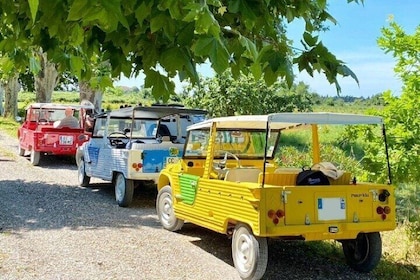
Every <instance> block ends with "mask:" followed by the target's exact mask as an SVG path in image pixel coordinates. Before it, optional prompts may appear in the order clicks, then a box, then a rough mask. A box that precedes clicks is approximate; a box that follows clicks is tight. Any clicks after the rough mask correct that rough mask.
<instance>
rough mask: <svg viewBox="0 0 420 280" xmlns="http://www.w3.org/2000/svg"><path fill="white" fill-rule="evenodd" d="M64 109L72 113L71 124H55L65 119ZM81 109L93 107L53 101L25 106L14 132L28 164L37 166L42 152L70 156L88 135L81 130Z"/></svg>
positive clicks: (43, 153) (83, 126)
mask: <svg viewBox="0 0 420 280" xmlns="http://www.w3.org/2000/svg"><path fill="white" fill-rule="evenodd" d="M66 110H68V111H69V110H71V111H72V113H73V112H74V113H73V114H74V117H73V118H74V124H73V125H72V127H69V126H65V125H64V126H59V125H58V124H59V123H60V121H61V120H63V119H65V117H66ZM81 110H93V107H91V106H80V105H66V104H54V103H35V104H31V105H29V106H28V108H27V109H26V115H25V119H24V122H23V124H22V125H21V126H20V128H19V129H18V133H17V134H18V139H19V147H18V153H19V155H20V156H25V155H27V154H29V155H30V162H31V164H32V165H38V164H39V163H40V160H41V158H42V157H43V156H46V155H62V156H74V155H75V154H76V150H77V148H78V147H80V146H81V145H82V144H83V143H84V142H86V141H87V140H88V139H89V136H90V133H89V132H87V131H86V130H85V125H84V124H85V122H84V119H83V117H82V114H81V113H80V112H81Z"/></svg>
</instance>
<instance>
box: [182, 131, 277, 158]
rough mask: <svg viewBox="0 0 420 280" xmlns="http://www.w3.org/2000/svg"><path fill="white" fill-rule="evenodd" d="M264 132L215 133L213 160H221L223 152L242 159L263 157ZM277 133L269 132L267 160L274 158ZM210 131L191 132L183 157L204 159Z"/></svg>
mask: <svg viewBox="0 0 420 280" xmlns="http://www.w3.org/2000/svg"><path fill="white" fill-rule="evenodd" d="M265 136H266V131H265V130H221V131H218V132H217V135H216V142H215V145H214V158H223V156H224V154H225V152H230V153H233V154H235V155H236V156H237V157H238V158H243V159H262V158H263V157H264V148H265V147H264V144H265ZM278 136H279V131H271V133H270V135H269V139H268V149H267V158H268V159H270V158H272V157H273V156H274V151H275V147H276V143H277V138H278ZM209 139H210V130H192V131H190V133H189V136H188V140H187V145H186V148H185V151H184V156H185V157H203V158H204V157H206V153H207V147H208V143H209Z"/></svg>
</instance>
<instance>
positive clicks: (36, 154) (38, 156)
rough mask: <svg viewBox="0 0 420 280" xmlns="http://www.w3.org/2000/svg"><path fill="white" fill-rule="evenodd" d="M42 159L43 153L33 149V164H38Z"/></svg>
mask: <svg viewBox="0 0 420 280" xmlns="http://www.w3.org/2000/svg"><path fill="white" fill-rule="evenodd" d="M40 159H41V153H40V152H36V151H34V150H32V151H31V159H30V161H31V164H32V165H34V166H36V165H38V164H39V160H40Z"/></svg>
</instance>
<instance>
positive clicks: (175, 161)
mask: <svg viewBox="0 0 420 280" xmlns="http://www.w3.org/2000/svg"><path fill="white" fill-rule="evenodd" d="M178 161H179V157H167V158H166V164H170V163H177V162H178Z"/></svg>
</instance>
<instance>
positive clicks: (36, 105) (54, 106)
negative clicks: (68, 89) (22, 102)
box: [28, 103, 94, 110]
mask: <svg viewBox="0 0 420 280" xmlns="http://www.w3.org/2000/svg"><path fill="white" fill-rule="evenodd" d="M68 107H70V108H72V109H74V110H80V109H81V108H83V109H92V110H93V109H94V107H93V105H77V104H60V103H32V104H30V105H29V106H28V108H42V109H60V110H65V109H66V108H68Z"/></svg>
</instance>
